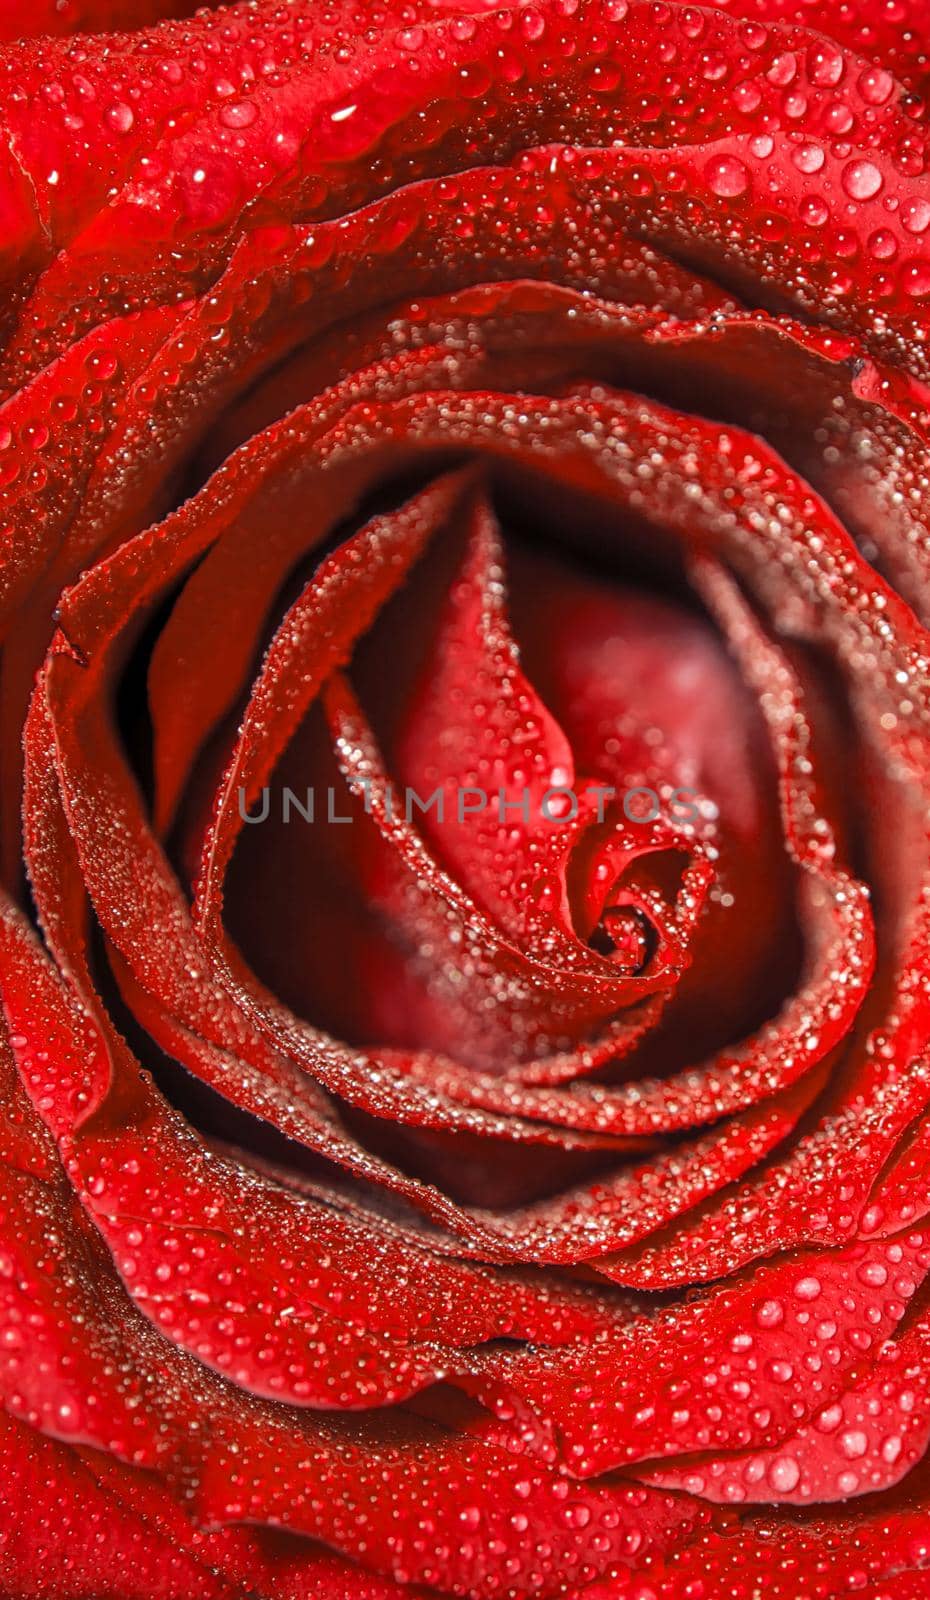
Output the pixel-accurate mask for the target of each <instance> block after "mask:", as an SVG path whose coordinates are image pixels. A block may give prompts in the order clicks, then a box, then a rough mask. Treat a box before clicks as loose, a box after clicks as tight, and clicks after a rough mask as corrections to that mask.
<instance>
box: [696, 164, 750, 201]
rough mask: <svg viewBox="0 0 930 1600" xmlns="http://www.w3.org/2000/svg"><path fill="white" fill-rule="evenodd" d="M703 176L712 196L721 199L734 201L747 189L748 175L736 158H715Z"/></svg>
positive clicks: (705, 169)
mask: <svg viewBox="0 0 930 1600" xmlns="http://www.w3.org/2000/svg"><path fill="white" fill-rule="evenodd" d="M704 174H705V177H706V178H707V182H708V183H709V185H710V187H711V189H712V190H713V192H714V194H718V195H720V196H721V198H722V199H735V198H736V197H737V195H741V194H745V193H746V190H747V189H748V188H749V173H748V172H747V170H746V168H745V166H744V165H743V163H742V161H738V160H737V158H736V156H715V157H714V159H713V161H709V162H708V164H707V166H706V167H705V168H704Z"/></svg>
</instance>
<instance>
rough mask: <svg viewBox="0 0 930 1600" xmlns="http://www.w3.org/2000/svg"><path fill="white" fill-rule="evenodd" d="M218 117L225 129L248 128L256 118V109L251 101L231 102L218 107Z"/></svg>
mask: <svg viewBox="0 0 930 1600" xmlns="http://www.w3.org/2000/svg"><path fill="white" fill-rule="evenodd" d="M219 115H220V121H221V122H222V124H223V126H224V127H225V128H249V127H251V125H252V123H253V122H254V121H255V118H256V117H257V116H258V108H257V106H256V105H255V103H254V101H252V100H233V101H232V102H231V103H230V104H229V105H228V106H221V107H220V114H219Z"/></svg>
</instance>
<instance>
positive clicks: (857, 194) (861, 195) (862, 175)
mask: <svg viewBox="0 0 930 1600" xmlns="http://www.w3.org/2000/svg"><path fill="white" fill-rule="evenodd" d="M882 182H883V179H882V175H881V173H880V172H879V170H878V168H877V167H876V166H875V164H874V163H873V162H871V161H850V163H849V165H848V166H846V167H844V168H843V188H844V189H845V190H846V193H847V194H848V195H849V196H850V198H851V199H853V200H871V199H872V196H873V195H876V194H878V191H879V190H880V189H881V187H882Z"/></svg>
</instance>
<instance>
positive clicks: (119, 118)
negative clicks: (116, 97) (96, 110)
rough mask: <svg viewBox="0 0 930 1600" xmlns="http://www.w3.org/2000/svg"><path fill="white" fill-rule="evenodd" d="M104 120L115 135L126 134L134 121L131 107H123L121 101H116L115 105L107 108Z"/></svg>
mask: <svg viewBox="0 0 930 1600" xmlns="http://www.w3.org/2000/svg"><path fill="white" fill-rule="evenodd" d="M104 120H105V121H106V122H107V124H108V125H109V126H110V127H111V128H113V129H114V131H115V132H116V133H128V132H129V130H130V128H131V127H132V125H133V123H134V122H135V120H136V119H135V117H134V115H133V112H132V107H131V106H127V105H125V104H124V102H123V101H118V102H117V103H116V104H115V105H112V106H108V107H107V109H106V111H105V112H104Z"/></svg>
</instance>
